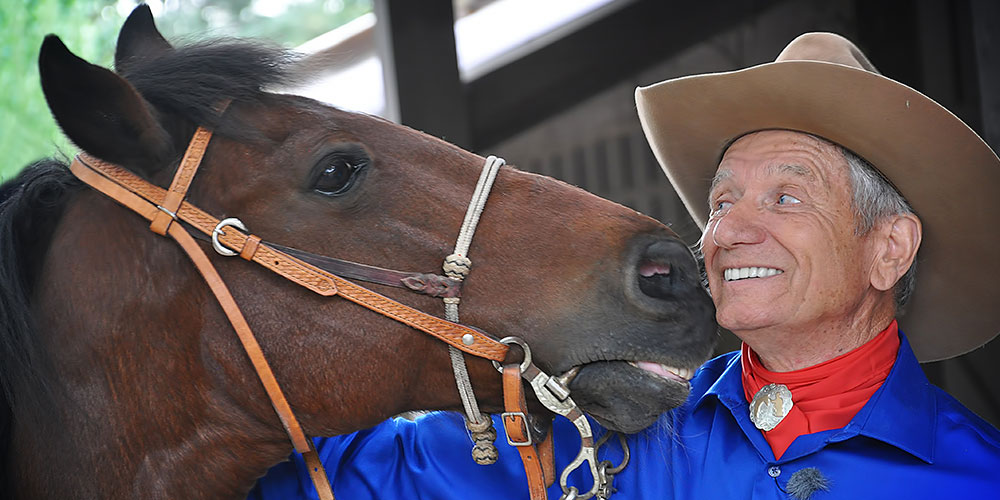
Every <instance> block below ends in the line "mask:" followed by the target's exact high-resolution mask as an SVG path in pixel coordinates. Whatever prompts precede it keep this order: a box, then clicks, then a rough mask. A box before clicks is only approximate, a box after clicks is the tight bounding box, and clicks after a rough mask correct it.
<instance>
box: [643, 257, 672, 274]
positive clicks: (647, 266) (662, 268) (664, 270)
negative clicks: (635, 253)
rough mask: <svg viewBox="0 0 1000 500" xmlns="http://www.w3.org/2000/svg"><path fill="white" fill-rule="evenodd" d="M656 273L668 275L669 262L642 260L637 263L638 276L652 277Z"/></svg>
mask: <svg viewBox="0 0 1000 500" xmlns="http://www.w3.org/2000/svg"><path fill="white" fill-rule="evenodd" d="M657 275H667V276H669V275H670V264H663V263H659V262H652V261H648V260H644V261H642V262H640V263H639V276H642V277H644V278H652V277H654V276H657Z"/></svg>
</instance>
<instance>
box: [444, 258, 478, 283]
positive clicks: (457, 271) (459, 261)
mask: <svg viewBox="0 0 1000 500" xmlns="http://www.w3.org/2000/svg"><path fill="white" fill-rule="evenodd" d="M441 267H442V269H444V274H445V276H447V277H449V278H451V279H456V280H464V279H465V277H466V276H468V275H469V271H470V270H471V269H472V261H471V260H469V258H468V257H466V256H464V255H459V254H457V253H453V254H451V255H449V256H447V257H445V258H444V265H443V266H441Z"/></svg>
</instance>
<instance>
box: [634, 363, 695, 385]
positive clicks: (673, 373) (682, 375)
mask: <svg viewBox="0 0 1000 500" xmlns="http://www.w3.org/2000/svg"><path fill="white" fill-rule="evenodd" d="M628 364H630V365H632V366H634V367H636V368H638V369H640V370H646V371H647V372H650V373H653V374H654V375H659V376H661V377H663V378H666V379H672V380H677V379H680V380H682V381H685V382H686V381H688V380H691V377H693V376H694V370H692V369H690V368H674V367H673V366H667V365H664V364H660V363H653V362H652V361H629V362H628Z"/></svg>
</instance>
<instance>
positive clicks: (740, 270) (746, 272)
mask: <svg viewBox="0 0 1000 500" xmlns="http://www.w3.org/2000/svg"><path fill="white" fill-rule="evenodd" d="M783 272H784V271H782V270H781V269H774V268H771V267H734V268H731V269H726V270H724V271H722V277H723V278H725V280H726V281H736V280H742V279H746V278H767V277H768V276H774V275H776V274H781V273H783Z"/></svg>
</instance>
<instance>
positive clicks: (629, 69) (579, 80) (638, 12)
mask: <svg viewBox="0 0 1000 500" xmlns="http://www.w3.org/2000/svg"><path fill="white" fill-rule="evenodd" d="M777 3H779V2H778V0H741V1H733V2H726V3H725V8H720V6H719V4H718V3H716V2H667V1H663V0H637V1H634V2H631V3H629V5H626V6H624V7H622V8H620V9H618V10H616V11H614V12H612V13H610V14H609V15H608V16H606V17H604V18H602V19H600V20H598V21H595V22H594V23H592V24H590V25H588V26H585V27H583V28H581V29H579V30H577V31H575V32H573V33H571V34H569V35H567V36H566V37H564V38H562V39H560V40H558V41H556V42H553V43H551V44H549V45H547V46H545V47H543V48H541V49H539V50H537V51H535V52H533V53H531V54H528V55H526V56H524V57H522V58H520V59H518V60H516V61H513V62H512V63H510V64H508V65H506V66H504V67H502V68H499V69H497V70H495V71H492V72H490V73H487V74H485V75H483V76H481V77H479V78H477V79H476V80H474V81H472V82H469V84H468V97H469V101H468V105H469V113H470V123H471V127H472V145H473V147H474V148H476V149H482V148H485V147H488V146H492V145H493V144H496V143H497V142H499V141H502V140H504V139H506V138H508V137H510V136H512V135H514V134H516V133H518V132H520V131H522V130H524V129H526V128H527V127H529V126H531V125H533V124H535V123H537V122H539V121H541V120H543V119H545V118H547V117H549V116H552V115H553V114H556V113H558V112H560V111H562V110H564V109H567V108H569V107H570V106H572V105H574V104H576V103H578V102H580V101H582V100H584V99H586V98H587V97H590V96H591V95H594V94H596V93H598V92H600V91H602V90H604V89H606V88H608V87H610V86H612V85H614V84H615V83H617V82H619V81H621V78H622V76H623V75H631V74H635V73H637V72H639V71H641V70H643V69H645V68H647V67H649V66H651V65H653V64H655V63H658V62H661V61H663V60H665V59H667V58H669V57H670V56H672V55H675V54H677V53H679V52H680V51H682V50H683V49H686V48H688V47H690V46H692V45H694V44H696V43H698V42H700V41H702V40H705V39H706V38H709V37H711V36H712V35H714V34H716V33H720V32H722V31H724V30H726V29H729V28H732V27H734V26H736V25H738V24H739V23H740V22H743V21H745V20H746V19H748V18H749V17H751V16H753V15H755V14H757V13H759V12H760V11H762V10H764V9H765V8H767V7H769V6H771V5H773V4H777Z"/></svg>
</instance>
